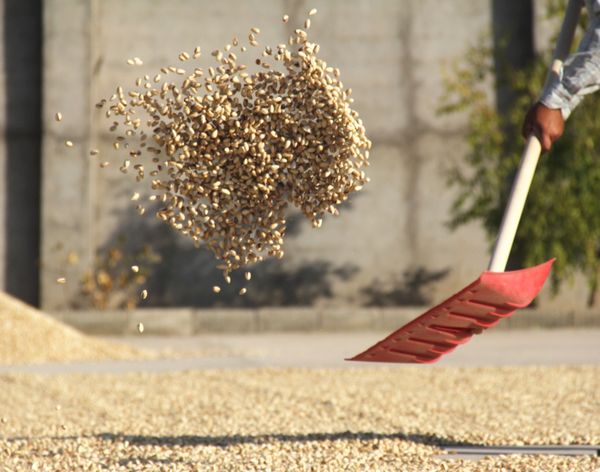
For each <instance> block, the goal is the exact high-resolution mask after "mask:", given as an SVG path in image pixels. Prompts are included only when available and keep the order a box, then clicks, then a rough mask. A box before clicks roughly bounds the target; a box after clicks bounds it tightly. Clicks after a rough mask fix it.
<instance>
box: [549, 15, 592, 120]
mask: <svg viewBox="0 0 600 472" xmlns="http://www.w3.org/2000/svg"><path fill="white" fill-rule="evenodd" d="M589 14H590V25H589V27H588V29H587V31H586V33H585V36H584V37H583V39H582V41H581V43H580V45H579V49H578V51H577V53H576V54H573V55H571V56H570V57H569V58H568V59H567V61H566V62H565V64H564V66H563V70H562V74H561V78H560V80H559V81H557V82H556V83H555V84H553V85H552V86H551V87H549V88H548V89H547V90H544V92H543V93H542V95H541V96H540V99H539V101H540V102H541V103H542V104H544V105H545V106H547V107H548V108H553V109H560V110H561V111H562V114H563V117H565V118H566V117H568V115H569V114H570V113H571V111H573V109H574V108H575V107H576V106H577V105H578V104H579V102H580V101H581V99H582V97H583V96H584V95H586V94H588V93H591V92H594V91H595V90H597V89H598V88H600V12H591V11H590V12H589Z"/></svg>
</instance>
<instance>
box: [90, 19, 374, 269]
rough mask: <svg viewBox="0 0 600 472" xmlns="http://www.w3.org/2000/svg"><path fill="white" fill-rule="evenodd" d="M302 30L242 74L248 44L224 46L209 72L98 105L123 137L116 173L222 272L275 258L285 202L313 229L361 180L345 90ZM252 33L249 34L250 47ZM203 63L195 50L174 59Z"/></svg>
mask: <svg viewBox="0 0 600 472" xmlns="http://www.w3.org/2000/svg"><path fill="white" fill-rule="evenodd" d="M315 13H316V10H314V9H313V10H311V11H310V13H309V16H312V15H314V14H315ZM287 20H288V18H287V15H286V17H284V21H287ZM309 27H310V19H307V20H306V21H305V23H304V29H296V30H295V32H294V34H293V35H292V36H290V38H289V40H288V42H287V44H279V45H277V46H276V47H274V48H272V47H270V46H265V47H264V48H263V49H262V50H261V51H260V52H259V53H258V54H257V56H258V58H257V59H256V60H255V61H254V62H255V65H252V67H248V66H247V65H244V64H242V63H240V62H239V59H238V54H243V53H244V52H246V51H248V47H247V46H245V45H242V43H241V42H240V40H238V39H237V38H233V40H232V42H231V44H228V45H226V46H225V47H224V48H223V50H216V51H213V52H212V54H211V55H212V59H213V60H214V61H216V65H215V66H210V67H207V68H201V67H193V71H192V72H191V73H188V71H187V70H186V69H184V68H181V67H173V66H167V67H163V68H161V71H160V73H158V74H156V75H155V76H153V77H151V76H149V75H145V76H144V77H140V78H138V79H137V80H136V87H135V88H132V89H131V90H124V89H123V87H120V86H119V87H117V89H116V93H115V94H113V96H112V97H110V99H108V100H102V101H100V102H99V103H98V104H97V107H98V108H105V114H106V117H107V118H109V119H110V120H116V121H113V124H112V126H111V127H110V129H111V131H113V132H118V131H120V130H123V132H122V133H119V135H118V136H117V137H116V139H115V141H114V147H115V149H120V150H121V151H120V152H126V153H127V156H126V158H125V159H124V161H123V163H122V165H121V167H120V170H121V171H122V172H124V173H128V172H133V173H134V174H135V176H136V179H137V181H138V182H140V181H141V180H143V179H144V178H145V177H148V176H149V177H150V179H151V186H152V190H153V194H152V195H150V196H149V199H150V201H151V202H161V203H162V205H161V208H160V209H159V210H158V211H157V213H156V215H157V217H158V218H160V219H161V220H163V221H164V222H166V223H167V224H169V225H170V226H172V227H173V228H174V229H175V230H177V231H178V232H180V233H181V234H184V235H187V236H188V237H190V238H192V239H193V241H194V242H195V243H196V244H197V245H200V244H201V243H202V242H204V243H205V244H206V246H207V247H208V248H210V249H211V250H212V251H213V252H214V254H215V255H216V257H217V258H218V259H219V260H220V261H221V262H220V265H218V266H217V267H218V268H220V269H221V270H223V271H224V273H225V275H226V276H227V274H229V273H230V272H231V271H233V270H235V269H238V268H240V267H243V266H245V265H247V264H252V263H254V262H257V261H260V260H262V259H263V258H264V257H265V255H268V256H275V257H278V258H281V257H282V256H283V239H284V235H285V232H286V218H285V210H286V207H287V206H288V204H289V203H292V204H293V205H295V206H296V207H298V208H299V209H300V210H301V211H302V212H303V213H304V215H306V217H307V218H308V219H309V220H310V221H311V222H312V224H313V226H314V227H320V226H321V224H322V218H323V216H324V214H325V213H331V214H334V215H336V214H338V209H337V205H339V204H340V203H342V202H344V201H345V200H346V199H347V198H348V196H349V195H350V194H351V193H352V192H354V191H358V190H360V189H361V188H362V186H363V185H364V184H365V183H366V182H368V180H369V179H368V177H366V176H365V173H364V171H363V167H366V166H367V165H368V158H369V149H370V147H371V142H370V141H369V140H368V139H367V137H366V135H365V129H364V126H363V124H362V122H361V120H360V118H359V117H358V113H357V112H356V111H354V110H352V109H351V104H352V101H353V100H352V98H351V93H352V91H351V90H350V89H344V87H343V84H342V82H341V81H340V72H339V70H338V69H336V68H333V67H331V66H328V65H327V63H326V62H325V61H323V60H321V59H319V58H318V57H317V54H318V52H319V45H317V44H313V43H310V42H309V41H308V34H307V30H308V29H309ZM259 35H260V30H259V29H258V28H252V29H251V31H250V33H249V36H248V45H249V47H250V48H258V47H259V40H258V38H259ZM201 56H202V52H201V49H200V48H199V47H197V48H196V49H195V50H194V52H193V53H192V54H189V53H187V52H182V53H181V54H180V55H179V60H180V61H181V62H182V63H183V65H187V64H189V63H190V62H192V61H193V60H196V59H199V58H200V57H201ZM136 59H138V58H136ZM129 63H130V64H131V65H132V66H139V65H141V64H142V61H141V60H139V59H138V60H130V61H129ZM171 77H173V78H171ZM92 153H93V155H97V154H98V153H97V151H96V152H95V153H94V151H92ZM100 165H101V166H102V167H106V165H108V163H106V162H103V163H101V164H100ZM136 200H137V198H136ZM136 203H137V204H138V205H137V208H138V211H139V212H140V214H143V213H144V212H145V207H144V205H143V204H141V203H140V202H139V201H138V202H136Z"/></svg>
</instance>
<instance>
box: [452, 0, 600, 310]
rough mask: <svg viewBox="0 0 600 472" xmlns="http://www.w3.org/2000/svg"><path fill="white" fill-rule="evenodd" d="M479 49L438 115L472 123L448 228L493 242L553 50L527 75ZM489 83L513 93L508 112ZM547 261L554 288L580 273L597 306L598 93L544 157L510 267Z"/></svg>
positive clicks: (558, 6)
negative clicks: (472, 231)
mask: <svg viewBox="0 0 600 472" xmlns="http://www.w3.org/2000/svg"><path fill="white" fill-rule="evenodd" d="M563 5H564V2H560V1H556V0H555V1H552V2H549V4H548V7H549V8H548V12H549V14H551V15H554V16H560V15H561V14H562V11H563ZM580 34H581V31H580V32H579V35H580ZM481 44H485V41H484V42H480V45H479V46H476V47H474V48H472V49H471V50H469V51H468V53H467V55H466V58H465V60H464V61H463V62H462V63H461V64H460V65H458V66H457V67H456V68H455V69H454V70H453V71H452V73H451V74H450V76H449V77H448V79H447V81H446V92H447V93H446V95H445V97H444V99H443V106H442V108H441V111H442V112H444V113H466V115H467V122H468V126H467V140H468V145H469V151H468V154H467V156H466V164H465V163H462V164H460V165H457V166H454V167H453V168H451V169H450V171H449V174H448V181H449V184H451V185H453V186H455V187H456V188H457V190H458V196H457V198H456V200H455V201H454V204H453V207H452V217H451V221H450V224H451V226H452V227H457V226H460V225H462V224H465V223H468V222H471V221H480V222H481V223H482V224H483V226H484V228H485V230H486V233H487V234H488V236H489V238H490V242H493V240H494V239H495V237H496V234H497V231H498V228H499V226H500V221H501V219H502V214H503V211H504V207H505V204H506V201H507V198H508V194H509V192H510V186H511V183H512V179H513V177H514V174H515V171H516V168H517V166H518V163H519V160H520V155H521V152H522V150H523V147H524V140H523V138H522V137H521V135H520V128H521V124H522V121H523V118H524V116H525V113H526V111H527V109H528V108H529V106H530V105H531V104H532V103H533V102H534V101H535V100H536V99H537V97H538V96H539V93H540V90H541V89H542V86H543V84H544V81H545V77H546V71H547V68H548V64H549V63H550V60H551V52H552V51H551V49H552V46H553V45H552V44H548V50H547V51H544V52H543V53H542V54H540V55H539V56H538V57H537V58H536V59H535V60H534V61H533V62H532V63H531V64H530V66H528V67H527V68H526V69H525V70H523V69H522V70H514V69H511V68H510V67H509V66H508V65H507V66H504V67H494V61H493V58H494V54H495V53H496V54H497V55H496V57H499V56H501V53H499V52H498V51H494V50H493V49H492V48H491V47H489V46H485V45H481ZM490 85H493V86H495V87H499V86H502V87H510V90H511V91H512V93H513V95H512V97H513V100H511V103H510V104H509V106H508V109H507V111H506V112H505V113H503V114H501V113H499V112H498V111H497V109H496V108H495V104H494V99H493V97H492V96H491V95H490V92H489V90H490V89H491V88H492V87H490ZM550 257H556V258H557V261H556V264H555V266H554V269H553V271H552V287H553V289H554V290H555V291H556V290H558V288H559V287H560V285H561V283H562V282H564V281H565V280H568V279H569V278H571V277H572V276H573V274H574V273H576V272H579V271H581V272H582V273H583V274H585V276H586V278H587V281H588V283H589V287H590V297H589V299H588V304H589V305H593V304H594V301H595V293H596V289H597V286H598V282H599V279H598V278H599V269H600V92H598V93H596V94H592V95H589V96H587V97H586V98H585V99H584V100H583V102H582V104H580V105H579V107H577V108H576V109H575V111H574V112H573V114H572V115H571V117H570V118H569V120H568V122H567V125H566V130H565V134H564V135H563V137H562V138H561V139H560V140H559V141H557V142H556V143H555V145H554V147H553V149H552V151H551V152H550V153H548V154H545V155H543V156H542V158H541V159H540V163H539V165H538V169H537V172H536V175H535V178H534V182H533V185H532V187H531V191H530V194H529V197H528V201H527V204H526V207H525V211H524V214H523V218H522V220H521V224H520V226H519V230H518V233H517V236H516V240H515V245H514V247H513V251H512V255H511V260H510V261H509V265H510V266H511V267H521V266H526V267H528V266H531V265H535V264H538V263H541V262H543V261H545V260H547V259H549V258H550Z"/></svg>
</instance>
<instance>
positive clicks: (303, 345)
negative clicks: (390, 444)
mask: <svg viewBox="0 0 600 472" xmlns="http://www.w3.org/2000/svg"><path fill="white" fill-rule="evenodd" d="M386 334H387V333H306V334H302V333H279V334H278V333H265V334H247V335H231V334H228V335H207V336H194V337H150V336H146V335H143V334H142V335H138V336H135V337H126V338H117V339H118V340H119V341H120V342H126V343H129V344H133V345H136V346H139V347H142V348H146V349H149V350H154V351H161V352H162V353H163V354H164V356H163V358H160V359H152V360H134V361H111V362H78V363H71V364H44V365H29V366H0V373H2V372H11V371H12V372H14V371H21V372H35V373H48V374H52V373H92V372H106V373H119V372H143V371H148V372H169V371H181V370H190V369H214V368H226V369H237V368H255V367H309V368H328V367H340V368H351V367H366V366H374V367H376V366H381V364H369V363H360V362H347V361H344V359H345V358H347V357H350V356H352V355H353V354H356V353H358V352H360V351H362V350H364V349H366V348H367V347H369V346H370V345H371V344H373V343H374V342H376V341H378V340H380V339H381V338H382V337H384V336H385V335H386ZM559 364H568V365H576V364H600V329H571V330H566V329H560V330H523V331H517V330H514V331H512V330H511V331H497V332H494V331H489V332H485V333H484V334H482V335H480V336H476V337H474V338H473V339H472V340H471V341H470V342H469V343H467V344H466V345H464V346H460V347H458V348H457V349H456V350H455V351H454V352H453V353H451V354H449V355H447V356H445V357H443V358H442V359H441V360H440V361H439V362H438V364H437V365H440V366H468V367H476V366H500V365H503V366H507V365H559ZM419 368H425V369H427V368H430V366H419Z"/></svg>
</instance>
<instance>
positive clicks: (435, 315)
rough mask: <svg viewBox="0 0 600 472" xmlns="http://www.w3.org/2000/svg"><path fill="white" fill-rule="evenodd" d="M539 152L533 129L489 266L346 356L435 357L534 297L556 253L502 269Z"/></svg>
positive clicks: (568, 37) (570, 20)
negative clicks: (533, 262)
mask: <svg viewBox="0 0 600 472" xmlns="http://www.w3.org/2000/svg"><path fill="white" fill-rule="evenodd" d="M581 7H582V2H581V0H569V4H568V6H567V10H566V14H565V19H564V20H563V24H562V27H561V30H560V35H559V37H558V42H557V45H556V49H555V51H554V59H553V61H552V67H551V68H550V71H549V73H548V78H547V80H546V86H548V84H550V83H552V82H553V81H556V80H559V79H560V72H561V69H562V64H563V60H564V59H565V58H566V56H567V55H568V53H569V49H570V47H571V43H572V41H573V35H574V33H575V28H576V26H577V21H578V18H579V14H580V12H581ZM540 153H541V144H540V141H539V140H538V138H537V137H536V136H534V135H533V134H532V135H530V136H529V138H528V139H527V142H526V145H525V150H524V151H523V155H522V156H521V162H520V164H519V169H518V170H517V174H516V176H515V180H514V182H513V186H512V189H511V193H510V196H509V199H508V204H507V206H506V210H505V211H504V216H503V218H502V223H501V225H500V231H499V233H498V238H497V240H496V244H495V245H494V250H493V253H492V259H491V261H490V264H489V266H488V270H487V271H486V272H483V273H482V274H481V275H480V276H479V278H478V279H477V280H475V282H473V283H471V284H469V285H468V286H467V287H465V288H464V289H462V290H461V291H460V292H458V293H456V294H455V295H453V296H451V297H450V298H448V299H447V300H445V301H444V302H442V303H440V304H439V305H437V306H435V307H433V308H432V309H430V310H429V311H427V312H426V313H424V314H423V315H421V316H419V317H418V318H416V319H414V320H413V321H411V322H410V323H408V324H406V325H404V326H403V327H401V328H400V329H398V330H397V331H395V332H393V333H392V334H390V335H389V336H388V337H386V338H385V339H383V340H381V341H379V342H378V343H377V344H375V345H373V346H371V347H370V348H369V349H367V350H366V351H364V352H362V353H360V354H358V355H356V356H354V357H352V358H350V359H347V360H351V361H369V362H402V363H431V362H435V361H437V360H438V359H439V358H440V357H441V356H442V355H444V354H447V353H449V352H452V351H453V350H454V349H455V348H456V347H457V346H458V345H460V344H464V343H466V342H467V341H469V339H471V337H472V336H473V334H479V333H481V332H482V331H483V330H485V329H487V328H491V327H492V326H495V325H496V324H498V323H499V322H500V320H502V319H503V318H508V317H509V316H511V315H513V313H514V312H515V311H516V310H517V309H519V308H523V307H526V306H527V305H529V304H530V303H531V302H532V301H533V299H534V298H535V297H536V296H537V295H538V293H539V292H540V290H541V289H542V286H543V285H544V282H545V281H546V279H547V278H548V275H549V274H550V269H551V268H552V264H553V262H554V259H551V260H549V261H548V262H545V263H543V264H540V265H538V266H535V267H530V268H528V269H522V270H516V271H510V272H504V270H505V268H506V262H507V260H508V256H509V254H510V250H511V248H512V244H513V242H514V239H515V234H516V232H517V227H518V225H519V220H520V219H521V214H522V212H523V207H524V206H525V200H526V199H527V193H528V192H529V187H530V186H531V181H532V179H533V174H534V173H535V168H536V166H537V162H538V160H539V157H540Z"/></svg>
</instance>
